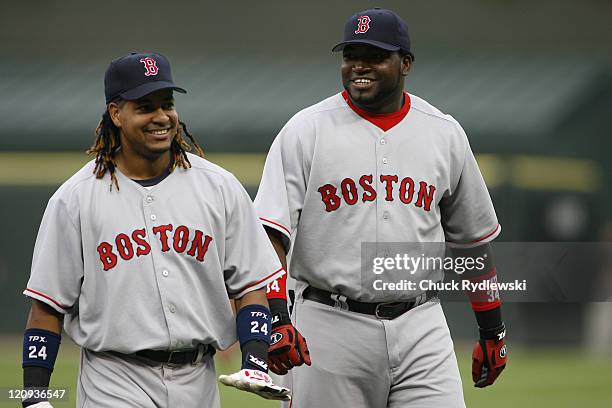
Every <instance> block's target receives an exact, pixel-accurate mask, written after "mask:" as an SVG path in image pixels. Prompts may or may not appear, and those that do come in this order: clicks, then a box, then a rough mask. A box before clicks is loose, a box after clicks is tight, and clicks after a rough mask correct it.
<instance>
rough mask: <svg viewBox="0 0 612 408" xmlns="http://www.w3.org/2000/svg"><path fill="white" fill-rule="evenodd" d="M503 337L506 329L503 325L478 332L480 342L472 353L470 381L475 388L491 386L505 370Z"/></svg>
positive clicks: (505, 360) (505, 358)
mask: <svg viewBox="0 0 612 408" xmlns="http://www.w3.org/2000/svg"><path fill="white" fill-rule="evenodd" d="M505 337H506V328H505V326H504V325H503V324H502V325H501V326H500V327H498V328H496V329H493V330H482V329H481V330H480V341H478V342H477V343H476V345H475V346H474V351H473V352H472V380H474V386H475V387H478V388H484V387H486V386H489V385H491V384H493V383H494V382H495V379H496V378H497V377H498V376H499V375H500V374H501V372H502V371H503V369H504V368H506V362H507V361H508V351H507V348H506V343H505V342H504V338H505Z"/></svg>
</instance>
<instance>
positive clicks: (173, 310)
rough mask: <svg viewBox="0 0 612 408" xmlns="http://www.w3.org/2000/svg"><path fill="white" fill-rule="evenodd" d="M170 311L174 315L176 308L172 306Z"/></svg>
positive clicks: (169, 308) (169, 307)
mask: <svg viewBox="0 0 612 408" xmlns="http://www.w3.org/2000/svg"><path fill="white" fill-rule="evenodd" d="M168 310H170V313H174V312H176V307H175V306H174V305H170V306H168Z"/></svg>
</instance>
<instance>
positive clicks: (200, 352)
mask: <svg viewBox="0 0 612 408" xmlns="http://www.w3.org/2000/svg"><path fill="white" fill-rule="evenodd" d="M208 347H209V346H205V345H204V344H202V343H198V350H197V351H196V353H195V356H194V358H193V360H191V365H197V364H199V363H200V362H201V361H202V359H203V358H204V354H205V353H206V351H207V350H208Z"/></svg>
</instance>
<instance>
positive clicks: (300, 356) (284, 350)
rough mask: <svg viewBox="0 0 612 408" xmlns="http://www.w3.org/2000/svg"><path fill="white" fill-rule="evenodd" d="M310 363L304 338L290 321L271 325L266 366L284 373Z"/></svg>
mask: <svg viewBox="0 0 612 408" xmlns="http://www.w3.org/2000/svg"><path fill="white" fill-rule="evenodd" d="M302 364H306V365H310V364H311V362H310V352H309V351H308V345H307V344H306V339H305V338H304V337H302V335H301V334H300V332H299V331H297V329H296V328H295V327H293V325H292V324H291V323H287V324H283V325H280V326H277V327H273V329H272V336H271V343H270V348H268V366H269V367H270V370H271V371H272V372H273V373H275V374H278V375H285V374H287V373H288V372H289V370H291V369H292V368H293V367H297V366H301V365H302Z"/></svg>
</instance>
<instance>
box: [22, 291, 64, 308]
mask: <svg viewBox="0 0 612 408" xmlns="http://www.w3.org/2000/svg"><path fill="white" fill-rule="evenodd" d="M26 292H32V293H34V294H36V295H38V296H42V297H44V298H45V299H48V300H50V301H52V302H53V303H55V304H56V305H57V306H58V307H61V308H62V309H69V307H68V306H64V305H62V304H61V303H59V302H57V301H56V300H55V299H53V298H51V297H49V296H47V295H45V294H44V293H40V292H37V291H35V290H32V289H30V288H26Z"/></svg>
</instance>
